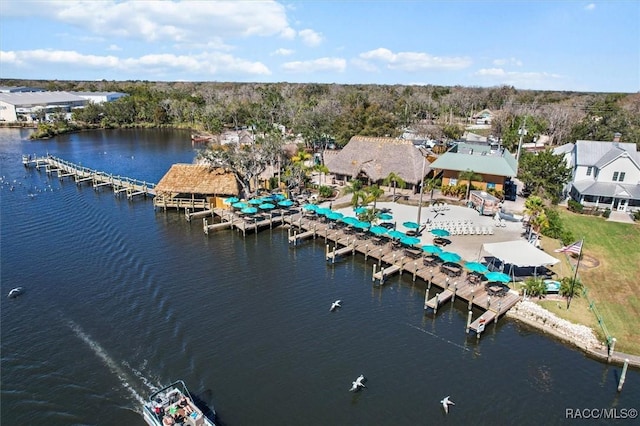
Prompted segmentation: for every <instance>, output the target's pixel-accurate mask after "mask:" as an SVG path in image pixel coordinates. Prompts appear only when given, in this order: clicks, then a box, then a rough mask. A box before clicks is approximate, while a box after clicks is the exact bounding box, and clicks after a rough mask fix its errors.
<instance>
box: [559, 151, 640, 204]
mask: <svg viewBox="0 0 640 426" xmlns="http://www.w3.org/2000/svg"><path fill="white" fill-rule="evenodd" d="M556 153H557V154H559V155H562V154H564V155H566V154H568V153H565V152H561V151H556ZM570 153H571V154H572V155H570V156H569V157H568V159H569V161H568V165H569V166H570V167H572V169H573V178H572V181H571V183H570V184H569V195H570V196H571V198H573V199H574V200H576V201H578V202H580V203H581V204H583V205H586V206H593V207H600V208H607V207H608V208H610V209H611V210H618V211H631V210H639V209H640V153H639V152H638V151H637V149H636V144H634V143H621V142H615V141H614V142H610V141H583V140H579V141H577V142H576V143H575V145H574V147H573V149H572V150H571V151H570ZM565 158H567V157H565Z"/></svg>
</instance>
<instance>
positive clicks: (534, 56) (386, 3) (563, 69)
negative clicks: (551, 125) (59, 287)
mask: <svg viewBox="0 0 640 426" xmlns="http://www.w3.org/2000/svg"><path fill="white" fill-rule="evenodd" d="M0 78H20V79H45V80H53V79H56V80H115V81H122V80H149V81H218V82H290V83H309V82H315V83H337V84H402V85H413V84H421V85H426V84H432V85H442V86H455V85H459V86H465V87H496V86H502V85H508V86H514V87H515V88H517V89H532V90H567V91H578V92H627V93H635V92H638V91H639V90H640V1H638V0H601V1H579V0H537V1H535V0H509V1H507V0H503V1H481V0H466V1H458V0H449V1H447V0H440V1H431V0H412V1H409V0H300V1H258V0H246V1H243V0H238V1H214V0H210V1H204V0H201V1H170V0H166V1H154V0H91V1H86V0H85V1H76V0H62V1H54V0H49V1H33V0H0Z"/></svg>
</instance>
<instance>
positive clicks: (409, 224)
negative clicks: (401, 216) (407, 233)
mask: <svg viewBox="0 0 640 426" xmlns="http://www.w3.org/2000/svg"><path fill="white" fill-rule="evenodd" d="M402 226H404V227H405V228H409V229H418V228H420V224H418V223H416V222H404V223H403V224H402Z"/></svg>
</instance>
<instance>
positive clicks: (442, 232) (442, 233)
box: [431, 228, 451, 237]
mask: <svg viewBox="0 0 640 426" xmlns="http://www.w3.org/2000/svg"><path fill="white" fill-rule="evenodd" d="M431 233H432V234H433V235H435V236H436V237H448V236H449V235H451V234H449V231H447V230H446V229H439V228H437V229H432V230H431Z"/></svg>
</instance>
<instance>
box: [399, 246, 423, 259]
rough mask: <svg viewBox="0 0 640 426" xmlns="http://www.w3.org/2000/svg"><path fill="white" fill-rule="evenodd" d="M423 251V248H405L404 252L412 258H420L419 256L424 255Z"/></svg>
mask: <svg viewBox="0 0 640 426" xmlns="http://www.w3.org/2000/svg"><path fill="white" fill-rule="evenodd" d="M422 253H423V252H422V250H417V249H410V248H406V249H404V254H406V255H407V256H409V257H410V258H412V259H418V258H419V257H421V256H422Z"/></svg>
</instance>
